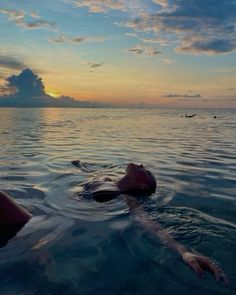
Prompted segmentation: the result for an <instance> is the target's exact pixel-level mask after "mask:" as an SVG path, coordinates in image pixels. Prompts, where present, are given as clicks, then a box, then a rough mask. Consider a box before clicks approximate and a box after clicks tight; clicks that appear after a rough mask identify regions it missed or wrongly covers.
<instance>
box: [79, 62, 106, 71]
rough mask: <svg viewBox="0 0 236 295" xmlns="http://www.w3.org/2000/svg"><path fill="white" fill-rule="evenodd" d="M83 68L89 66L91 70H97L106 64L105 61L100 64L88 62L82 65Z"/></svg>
mask: <svg viewBox="0 0 236 295" xmlns="http://www.w3.org/2000/svg"><path fill="white" fill-rule="evenodd" d="M81 64H82V65H83V66H88V67H89V68H91V69H96V68H100V67H102V66H103V65H104V64H105V61H102V62H100V63H98V62H92V61H87V62H83V63H81Z"/></svg>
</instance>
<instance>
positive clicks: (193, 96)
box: [164, 93, 202, 98]
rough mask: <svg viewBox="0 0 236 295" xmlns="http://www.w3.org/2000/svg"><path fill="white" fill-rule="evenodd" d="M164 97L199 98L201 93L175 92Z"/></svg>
mask: <svg viewBox="0 0 236 295" xmlns="http://www.w3.org/2000/svg"><path fill="white" fill-rule="evenodd" d="M164 97H169V98H201V97H202V96H201V94H187V93H186V94H177V93H169V94H167V95H166V96H164Z"/></svg>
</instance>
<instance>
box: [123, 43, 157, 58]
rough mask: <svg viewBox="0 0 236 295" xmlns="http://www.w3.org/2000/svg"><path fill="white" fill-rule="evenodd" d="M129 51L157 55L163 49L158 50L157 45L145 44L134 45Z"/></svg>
mask: <svg viewBox="0 0 236 295" xmlns="http://www.w3.org/2000/svg"><path fill="white" fill-rule="evenodd" d="M127 51H129V52H132V53H135V54H137V55H145V56H156V55H159V54H161V53H162V52H161V51H159V50H157V49H156V48H155V47H152V46H143V45H137V46H134V47H132V48H129V49H127Z"/></svg>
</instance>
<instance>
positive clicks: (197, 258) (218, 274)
mask: <svg viewBox="0 0 236 295" xmlns="http://www.w3.org/2000/svg"><path fill="white" fill-rule="evenodd" d="M126 201H127V204H128V206H129V208H130V210H131V212H132V213H134V216H135V220H136V221H138V222H139V223H140V224H141V225H142V226H143V227H144V228H145V229H146V230H147V231H149V232H150V233H152V234H153V235H155V236H157V237H158V238H159V239H160V240H161V241H162V242H163V243H164V244H165V245H166V246H168V247H169V248H170V249H172V250H174V251H175V252H177V253H178V254H179V255H180V256H181V258H182V259H183V261H184V262H185V263H186V264H187V265H188V266H190V267H191V268H192V269H193V270H194V271H195V273H197V274H198V276H199V277H202V276H203V274H204V270H207V271H210V272H211V273H212V274H213V275H214V276H215V278H216V280H217V281H219V282H220V281H221V282H224V283H225V284H227V283H228V279H227V277H226V275H225V274H224V273H223V271H222V270H221V268H220V267H219V266H217V265H216V264H215V263H214V262H213V261H211V260H210V259H209V258H208V257H205V256H202V255H197V254H194V253H192V252H191V251H189V250H188V249H187V248H186V247H185V246H183V245H182V244H180V243H178V242H177V241H176V240H175V239H174V238H172V236H171V235H170V234H169V233H168V232H167V231H166V230H165V229H164V228H162V226H161V225H160V224H159V223H157V222H155V221H153V220H152V219H150V217H149V215H148V214H147V213H146V212H145V211H144V210H143V208H142V206H140V205H139V204H138V202H137V200H136V199H135V198H134V197H131V196H126Z"/></svg>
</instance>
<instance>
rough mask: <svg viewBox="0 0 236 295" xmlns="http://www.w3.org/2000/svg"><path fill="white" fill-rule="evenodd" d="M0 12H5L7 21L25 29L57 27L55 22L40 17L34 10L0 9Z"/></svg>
mask: <svg viewBox="0 0 236 295" xmlns="http://www.w3.org/2000/svg"><path fill="white" fill-rule="evenodd" d="M0 14H5V15H6V16H7V17H8V19H9V21H12V22H14V23H15V24H16V25H17V26H19V27H23V28H26V29H31V30H34V29H43V28H48V29H55V28H56V27H57V25H56V23H54V22H49V21H47V20H44V19H42V18H41V17H40V16H39V15H38V14H37V12H35V11H30V12H26V11H24V10H15V9H0Z"/></svg>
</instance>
